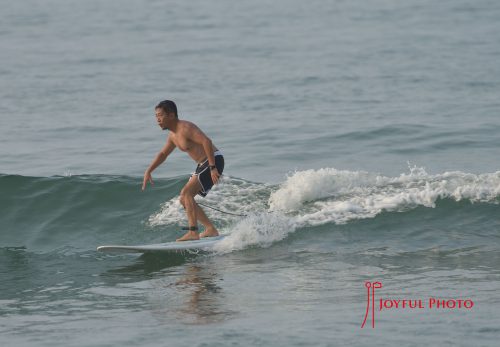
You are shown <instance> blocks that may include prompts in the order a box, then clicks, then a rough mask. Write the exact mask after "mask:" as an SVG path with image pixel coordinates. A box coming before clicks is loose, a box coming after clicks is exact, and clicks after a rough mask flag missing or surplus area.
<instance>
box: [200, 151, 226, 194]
mask: <svg viewBox="0 0 500 347" xmlns="http://www.w3.org/2000/svg"><path fill="white" fill-rule="evenodd" d="M214 159H215V167H216V168H217V171H219V174H221V175H222V171H224V157H223V156H222V153H221V152H219V151H217V152H215V153H214ZM193 176H197V177H198V182H200V184H201V190H200V191H199V192H198V194H199V195H201V196H203V197H205V196H207V194H208V192H209V191H210V189H212V187H213V186H214V183H213V182H212V175H211V174H210V168H209V167H208V159H207V160H205V161H204V162H202V163H200V164H198V166H197V167H196V171H195V172H194V174H193Z"/></svg>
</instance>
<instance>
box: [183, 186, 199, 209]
mask: <svg viewBox="0 0 500 347" xmlns="http://www.w3.org/2000/svg"><path fill="white" fill-rule="evenodd" d="M195 195H196V193H193V192H191V191H190V190H189V189H188V188H186V187H184V188H182V190H181V194H180V197H179V201H180V202H181V205H182V206H184V208H186V203H188V202H189V201H190V200H192V199H194V196H195Z"/></svg>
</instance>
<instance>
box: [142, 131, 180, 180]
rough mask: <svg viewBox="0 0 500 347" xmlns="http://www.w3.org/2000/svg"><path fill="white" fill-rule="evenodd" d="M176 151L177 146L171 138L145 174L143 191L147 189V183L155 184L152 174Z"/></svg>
mask: <svg viewBox="0 0 500 347" xmlns="http://www.w3.org/2000/svg"><path fill="white" fill-rule="evenodd" d="M174 149H175V145H174V143H173V141H172V140H171V139H170V137H169V138H168V139H167V143H166V144H165V146H163V148H162V149H161V151H160V152H158V154H157V155H156V157H155V158H154V159H153V161H152V162H151V164H150V165H149V167H148V168H147V169H146V172H144V178H143V180H142V190H144V189H146V185H147V183H148V182H149V183H151V184H154V183H153V177H151V173H152V172H153V171H154V169H156V168H157V167H158V166H160V165H161V163H163V162H164V161H165V159H167V157H168V156H169V155H170V153H172V151H173V150H174Z"/></svg>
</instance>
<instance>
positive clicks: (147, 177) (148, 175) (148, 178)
mask: <svg viewBox="0 0 500 347" xmlns="http://www.w3.org/2000/svg"><path fill="white" fill-rule="evenodd" d="M148 182H149V183H151V185H154V182H153V177H151V173H150V172H149V171H146V172H145V173H144V179H143V180H142V190H144V189H146V185H147V184H148Z"/></svg>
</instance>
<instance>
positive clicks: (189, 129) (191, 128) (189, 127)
mask: <svg viewBox="0 0 500 347" xmlns="http://www.w3.org/2000/svg"><path fill="white" fill-rule="evenodd" d="M179 125H181V127H182V131H183V132H184V133H185V134H191V133H193V132H197V131H200V128H198V126H197V125H196V124H194V123H193V122H190V121H187V120H179Z"/></svg>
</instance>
